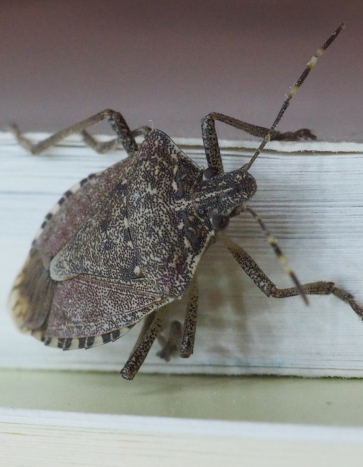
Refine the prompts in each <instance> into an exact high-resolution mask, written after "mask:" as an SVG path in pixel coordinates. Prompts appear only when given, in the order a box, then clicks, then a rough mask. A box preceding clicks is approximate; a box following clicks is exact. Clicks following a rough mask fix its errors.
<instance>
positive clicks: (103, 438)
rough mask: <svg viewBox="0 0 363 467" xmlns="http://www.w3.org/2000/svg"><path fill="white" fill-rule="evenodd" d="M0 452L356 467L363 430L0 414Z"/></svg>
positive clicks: (81, 460)
mask: <svg viewBox="0 0 363 467" xmlns="http://www.w3.org/2000/svg"><path fill="white" fill-rule="evenodd" d="M19 440H21V441H19ZM0 444H1V445H2V449H1V450H0V461H1V463H2V465H9V459H11V465H12V466H13V467H17V466H23V465H26V466H33V465H34V466H38V465H39V463H41V464H49V465H54V466H64V465H89V466H96V465H97V466H98V465H100V463H101V461H102V459H107V465H109V466H119V465H128V466H129V465H130V466H131V465H142V466H169V465H173V466H174V465H175V466H184V465H186V464H188V465H200V466H207V465H208V466H209V467H212V466H220V465H221V464H222V463H227V465H228V466H231V467H232V466H240V465H244V464H246V465H248V466H250V467H255V466H256V467H257V466H259V467H262V466H269V467H275V466H276V467H284V466H291V465H294V466H296V467H300V466H304V467H305V466H306V465H311V466H329V467H335V466H337V467H338V466H339V467H340V466H342V465H349V466H351V467H355V466H357V467H358V466H361V465H362V464H361V459H362V455H363V430H362V429H361V428H333V427H312V426H296V425H295V426H294V425H278V424H271V425H269V424H262V423H259V424H257V423H248V422H245V423H243V422H216V421H210V420H208V421H202V420H180V419H179V420H178V419H166V418H150V417H132V416H122V415H115V416H112V415H94V414H78V413H61V412H43V411H36V410H33V411H26V410H15V409H0ZM34 449H36V456H35V455H29V453H30V452H34Z"/></svg>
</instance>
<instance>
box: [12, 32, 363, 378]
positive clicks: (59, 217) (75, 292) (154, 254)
mask: <svg viewBox="0 0 363 467" xmlns="http://www.w3.org/2000/svg"><path fill="white" fill-rule="evenodd" d="M342 28H343V25H340V26H339V27H338V28H337V30H336V31H335V32H334V33H333V35H332V36H331V37H330V38H329V40H328V41H327V42H326V43H325V44H324V45H323V47H322V48H320V49H319V50H318V52H317V54H316V55H315V56H314V57H313V58H312V59H311V60H310V62H309V63H308V66H307V68H306V69H305V70H304V72H303V74H302V75H301V77H300V78H299V80H298V81H297V83H296V84H295V86H294V87H293V88H292V90H291V91H290V94H289V96H288V97H287V99H286V100H285V102H284V104H283V106H282V110H281V111H280V113H279V115H278V117H277V119H276V120H275V122H274V124H273V126H272V127H271V128H270V129H267V128H263V127H259V126H256V125H251V124H248V123H245V122H242V121H240V120H237V119H234V118H231V117H227V116H225V115H222V114H218V113H211V114H209V115H207V116H206V117H205V118H204V119H203V120H202V136H203V142H204V147H205V152H206V158H207V163H208V167H207V168H206V169H204V168H200V167H199V166H197V165H196V164H195V163H194V162H193V161H192V160H191V159H190V158H189V157H188V156H186V155H185V154H184V153H183V152H182V151H181V150H180V149H179V148H178V147H177V146H176V145H175V143H174V142H173V141H172V140H171V139H170V137H169V136H168V135H166V134H165V133H163V132H162V131H160V130H151V129H150V128H148V127H141V128H138V129H136V130H133V131H131V130H130V128H129V127H128V125H127V123H126V122H125V120H124V118H123V117H122V115H121V114H120V113H118V112H115V111H113V110H105V111H103V112H100V113H98V114H96V115H95V116H93V117H91V118H89V119H87V120H84V121H82V122H80V123H78V124H76V125H73V126H72V127H69V128H67V129H65V130H63V131H61V132H59V133H56V134H55V135H53V136H51V137H50V138H48V139H46V140H44V141H41V142H40V143H37V144H33V143H32V142H30V141H29V140H28V139H27V138H25V137H24V136H23V135H22V134H21V132H20V131H19V129H18V128H17V127H16V126H13V128H12V129H13V132H14V134H15V136H16V137H17V139H18V141H19V143H20V144H21V145H22V146H24V147H25V148H26V149H28V150H29V151H30V152H32V153H33V154H37V153H39V152H42V151H44V150H46V149H48V148H49V147H51V146H52V145H54V144H56V143H57V142H58V141H60V140H61V139H63V138H65V137H66V136H68V135H70V134H72V133H78V132H81V133H82V135H83V138H84V141H85V142H86V144H88V145H90V146H91V147H93V148H94V149H96V150H97V151H98V152H107V151H109V150H110V149H113V148H114V147H116V145H117V144H119V143H121V144H122V145H123V147H124V148H125V150H126V151H127V153H128V157H127V159H125V160H123V161H121V162H118V163H116V164H115V165H113V166H112V167H110V168H108V169H106V170H105V171H103V172H100V173H97V174H92V175H90V176H88V177H87V178H85V179H84V180H81V182H79V183H78V184H77V185H76V186H74V187H72V188H71V189H70V190H68V191H67V192H66V193H65V194H64V195H63V197H62V198H61V199H60V200H59V201H58V203H57V204H56V206H55V207H54V208H53V209H52V210H51V211H50V212H49V213H48V214H47V216H46V218H45V221H44V223H43V224H42V226H41V228H40V230H39V232H38V234H37V235H36V237H35V239H34V241H33V244H32V248H31V251H30V253H29V256H28V258H27V260H26V263H25V265H24V267H23V269H22V271H21V272H20V274H19V276H18V277H17V279H16V281H15V284H14V287H13V290H12V293H11V296H10V304H11V308H12V310H13V315H14V317H15V320H16V322H17V324H18V326H19V328H20V329H21V330H23V331H25V332H28V333H30V334H32V335H33V336H34V337H36V338H38V339H40V340H41V341H43V342H44V343H45V344H47V345H49V346H53V347H54V346H55V347H59V348H62V349H64V350H68V349H76V348H90V347H93V346H95V345H99V344H104V343H108V342H111V341H114V340H116V339H118V338H119V337H121V336H122V335H123V334H124V333H125V332H127V331H128V330H129V329H131V328H132V327H133V326H134V325H135V324H136V323H137V322H139V321H141V320H144V326H143V328H142V331H141V334H140V336H139V339H138V341H137V343H136V345H135V347H134V349H133V351H132V352H131V355H130V357H129V359H128V361H127V362H126V364H125V366H124V368H123V369H122V371H121V374H122V376H123V377H125V378H126V379H133V377H134V376H135V374H136V373H137V371H138V369H139V368H140V366H141V365H142V363H143V361H144V359H145V358H146V356H147V353H148V351H149V350H150V348H151V345H152V344H153V342H154V340H155V338H156V337H157V336H158V334H159V331H160V328H161V325H162V322H163V318H164V315H165V313H166V310H167V305H168V303H170V302H172V301H174V300H175V299H179V298H181V297H182V296H183V295H184V294H185V293H187V294H188V301H187V311H186V317H185V322H184V326H183V328H182V329H180V327H178V326H176V327H175V329H177V332H178V333H179V332H180V335H179V334H178V336H177V337H178V338H177V339H174V340H175V342H176V343H175V344H174V345H177V346H178V347H179V353H180V355H181V356H182V357H184V358H185V357H189V356H190V355H191V354H192V353H193V345H194V336H195V329H196V322H197V307H198V288H197V275H196V270H197V266H198V263H199V261H200V259H201V257H202V256H203V254H204V252H205V251H206V249H207V248H208V247H209V246H211V245H212V244H213V243H214V242H215V241H217V240H219V241H222V242H223V244H224V245H225V246H226V247H227V249H228V250H229V251H230V252H231V253H232V255H233V256H234V257H235V259H236V260H237V262H238V263H239V265H240V266H241V267H242V269H243V270H244V271H245V272H246V273H247V275H248V276H249V277H250V278H251V279H252V280H253V281H254V282H255V284H256V285H257V286H258V287H259V288H260V289H261V291H262V292H264V293H265V294H266V295H267V296H271V297H276V298H285V297H289V296H293V295H298V294H299V293H300V294H301V295H302V296H303V298H304V300H306V301H307V298H306V296H307V295H310V294H334V295H336V296H337V297H338V298H340V299H341V300H343V301H345V302H346V303H348V304H349V305H350V306H351V307H352V308H353V310H354V311H355V312H356V313H357V314H358V315H359V316H363V308H362V307H360V306H359V305H358V304H357V303H356V302H355V300H354V299H353V297H352V296H351V295H350V294H349V293H348V292H345V291H344V290H342V289H340V288H338V287H336V286H335V285H334V283H332V282H315V283H311V284H306V285H300V283H299V281H298V280H297V278H296V276H295V274H294V273H293V271H291V269H290V268H289V267H288V265H287V263H286V260H285V258H284V256H283V254H282V252H281V250H280V249H279V247H278V246H277V244H276V241H275V240H274V239H273V237H272V236H271V235H270V234H269V232H268V231H267V229H266V227H265V225H264V224H263V222H262V220H261V219H260V218H259V216H258V215H257V214H256V213H255V212H254V211H253V210H252V209H251V208H250V207H249V206H248V202H249V200H250V199H251V198H252V197H253V195H254V194H255V192H256V189H257V184H256V181H255V179H254V178H253V176H252V175H251V174H250V173H249V169H250V167H251V165H252V163H253V162H254V160H255V158H256V157H257V156H258V154H259V152H260V151H261V150H262V148H263V147H264V145H265V144H266V143H267V142H268V141H269V140H270V139H277V140H278V139H280V140H281V139H290V140H297V139H301V138H310V139H311V138H315V137H314V135H313V134H312V133H311V132H310V131H309V130H306V129H302V130H298V131H297V132H293V133H291V132H289V133H280V132H279V131H276V130H275V127H276V125H277V123H278V121H279V120H280V118H281V117H282V114H283V113H284V111H285V109H286V108H287V106H288V104H289V102H290V100H291V99H292V98H293V96H294V95H295V94H296V92H297V90H298V88H299V86H300V85H301V83H302V82H303V80H304V79H305V78H306V76H307V75H308V73H309V72H310V70H311V69H312V68H313V66H314V65H315V63H316V59H317V57H318V56H319V55H321V54H322V53H323V52H324V50H325V49H326V48H327V47H328V46H329V45H330V43H331V42H332V41H333V40H334V39H335V37H336V36H337V35H338V34H339V32H340V31H341V29H342ZM104 119H107V120H108V121H109V122H110V123H111V125H112V128H113V129H114V131H115V133H116V135H117V138H116V139H115V140H113V141H111V142H107V143H99V142H97V141H96V140H95V139H94V138H93V137H92V136H91V135H90V134H89V133H87V131H86V129H87V128H88V127H89V126H91V125H93V124H95V123H97V122H100V121H101V120H104ZM215 120H219V121H221V122H223V123H226V124H228V125H232V126H234V127H236V128H240V129H242V130H244V131H247V132H248V133H251V134H253V135H255V136H259V137H261V138H263V142H262V144H261V146H260V148H259V149H258V150H257V151H256V154H255V156H254V157H253V158H252V159H251V161H250V162H249V164H247V165H246V166H243V167H241V168H240V169H238V170H235V171H233V172H230V173H225V172H224V169H223V163H222V158H221V154H220V150H219V145H218V138H217V135H216V131H215ZM140 134H142V135H144V140H143V142H142V143H141V145H140V146H139V147H138V145H137V144H136V141H135V137H136V136H137V135H140ZM242 211H248V212H249V213H250V214H251V215H252V216H254V217H255V219H256V220H257V222H259V224H260V226H261V228H262V230H263V231H264V233H265V234H266V235H267V236H268V240H269V242H270V244H271V245H272V247H273V248H274V250H275V252H276V254H277V256H278V257H279V259H280V260H281V261H282V262H283V263H284V265H285V268H286V270H287V272H288V273H289V274H290V276H291V278H292V280H293V281H294V283H295V285H294V287H291V288H288V289H278V288H277V287H276V286H275V285H274V284H273V283H272V282H271V280H270V279H269V278H268V277H267V276H266V275H265V274H264V273H263V271H262V270H261V269H260V268H259V266H258V265H257V264H256V263H255V261H254V260H253V259H252V258H251V257H250V256H249V255H248V253H247V252H246V251H245V250H243V248H241V247H240V246H238V245H237V244H235V243H234V242H233V241H232V240H231V239H230V238H229V237H228V236H227V235H226V234H225V233H224V232H223V231H224V230H225V229H226V228H227V226H228V222H229V219H230V218H231V217H233V216H236V215H239V214H240V213H241V212H242ZM172 337H173V338H175V335H174V336H172ZM168 345H169V343H167V344H166V345H165V347H164V351H162V352H161V355H162V357H163V358H166V359H168V357H169V353H170V352H169V350H168V351H167V350H166V349H167V348H168Z"/></svg>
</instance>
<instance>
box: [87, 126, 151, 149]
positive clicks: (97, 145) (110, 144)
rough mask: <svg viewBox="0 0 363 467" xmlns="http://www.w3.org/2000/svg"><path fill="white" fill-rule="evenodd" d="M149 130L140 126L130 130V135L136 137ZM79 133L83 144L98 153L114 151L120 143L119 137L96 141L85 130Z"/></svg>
mask: <svg viewBox="0 0 363 467" xmlns="http://www.w3.org/2000/svg"><path fill="white" fill-rule="evenodd" d="M150 130H151V128H150V127H148V126H142V127H140V128H137V129H136V130H132V131H131V135H132V136H133V137H134V138H136V136H140V135H146V134H147V133H148V132H149V131H150ZM81 134H82V137H83V141H84V142H85V144H86V145H87V146H89V147H90V148H92V149H93V150H94V151H96V152H97V153H98V154H105V153H107V152H110V151H114V150H115V149H116V148H117V146H118V145H119V143H120V141H119V138H114V139H112V140H110V141H97V139H96V138H95V137H94V136H92V135H91V134H90V133H88V131H86V130H83V131H82V132H81Z"/></svg>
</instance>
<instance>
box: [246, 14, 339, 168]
mask: <svg viewBox="0 0 363 467" xmlns="http://www.w3.org/2000/svg"><path fill="white" fill-rule="evenodd" d="M343 28H344V23H343V22H342V23H340V24H339V26H338V27H337V28H336V30H335V31H334V32H333V34H332V35H331V36H330V37H329V39H328V40H327V41H326V42H325V43H324V44H323V45H322V46H321V47H320V49H318V50H317V51H316V54H315V55H313V56H312V57H311V59H310V60H309V62H308V64H307V65H306V68H305V70H304V71H303V72H302V73H301V75H300V77H299V79H298V80H297V81H296V83H295V84H294V86H293V87H292V88H291V90H290V92H289V94H288V96H287V98H286V99H285V101H284V103H283V104H282V106H281V109H280V111H279V113H278V114H277V117H276V118H275V121H274V122H273V124H272V126H271V128H270V131H269V132H268V133H267V135H266V136H265V137H264V139H263V141H262V143H261V144H260V146H259V147H258V149H257V150H256V152H255V154H254V155H253V157H252V159H251V160H250V162H249V163H248V164H246V165H245V166H244V169H245V170H249V169H250V167H251V165H252V164H253V163H254V162H255V160H256V159H257V157H258V156H259V154H260V152H261V151H262V149H263V148H264V147H265V146H266V144H267V143H268V142H269V141H270V139H271V132H272V131H273V130H274V129H275V128H276V126H277V124H278V123H279V121H280V120H281V118H282V116H283V115H284V113H285V111H286V109H287V108H288V106H289V105H290V101H291V99H292V98H293V97H294V96H295V95H296V93H297V92H298V90H299V88H300V86H301V85H302V83H303V82H304V81H305V79H306V78H307V76H308V75H309V73H310V71H311V70H312V69H313V68H314V66H315V65H316V62H317V61H318V58H319V57H320V56H321V55H323V53H324V52H325V51H326V49H327V48H328V47H329V46H330V44H331V43H332V42H333V41H334V40H335V39H336V38H337V37H338V35H339V34H340V33H341V31H342V30H343Z"/></svg>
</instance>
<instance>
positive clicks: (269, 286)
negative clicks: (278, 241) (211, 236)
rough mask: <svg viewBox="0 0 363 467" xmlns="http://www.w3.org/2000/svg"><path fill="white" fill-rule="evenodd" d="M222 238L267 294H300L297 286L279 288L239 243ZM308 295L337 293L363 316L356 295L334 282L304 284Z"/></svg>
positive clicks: (280, 296) (275, 296)
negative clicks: (355, 298)
mask: <svg viewBox="0 0 363 467" xmlns="http://www.w3.org/2000/svg"><path fill="white" fill-rule="evenodd" d="M219 238H220V240H221V241H222V242H223V244H224V245H225V246H226V247H227V249H228V250H229V251H230V252H231V253H232V255H233V257H234V258H235V260H236V261H237V263H238V264H239V265H240V266H241V268H242V269H243V270H244V271H245V273H246V274H247V275H248V276H249V277H250V278H251V279H252V280H253V282H254V283H255V284H256V285H257V287H258V288H259V289H260V290H261V291H262V292H263V293H264V294H265V295H266V296H267V297H274V298H286V297H292V296H295V295H298V294H299V290H298V288H297V287H289V288H286V289H279V288H277V287H276V285H275V284H274V283H273V282H272V281H271V280H270V279H269V278H268V277H267V276H266V274H265V273H264V272H263V271H262V269H261V268H260V267H259V266H258V264H257V263H256V262H255V261H254V260H253V259H252V258H251V256H250V255H249V254H248V253H247V252H246V251H245V250H244V249H243V248H242V247H240V246H239V245H237V244H236V243H235V242H233V241H232V240H231V239H230V238H229V237H228V236H227V235H225V234H223V235H222V234H221V235H220V237H219ZM302 288H303V289H304V291H305V293H306V294H307V295H330V294H331V295H335V296H336V297H338V298H339V299H340V300H342V301H343V302H345V303H348V305H350V306H351V307H352V309H353V310H354V311H355V312H356V313H357V315H358V316H359V317H360V318H363V307H362V306H360V305H358V303H357V302H356V301H355V300H354V297H353V296H352V295H351V294H350V293H349V292H347V291H345V290H343V289H341V288H339V287H337V286H336V285H335V284H334V282H327V281H317V282H311V283H309V284H304V285H302Z"/></svg>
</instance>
